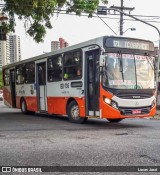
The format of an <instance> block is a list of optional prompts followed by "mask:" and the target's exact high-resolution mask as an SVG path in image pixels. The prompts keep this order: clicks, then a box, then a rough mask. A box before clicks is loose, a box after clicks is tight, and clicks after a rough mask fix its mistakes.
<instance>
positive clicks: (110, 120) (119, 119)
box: [107, 118, 123, 123]
mask: <svg viewBox="0 0 160 175" xmlns="http://www.w3.org/2000/svg"><path fill="white" fill-rule="evenodd" d="M107 120H108V121H109V122H110V123H118V122H120V121H122V120H123V119H121V118H118V119H109V118H107Z"/></svg>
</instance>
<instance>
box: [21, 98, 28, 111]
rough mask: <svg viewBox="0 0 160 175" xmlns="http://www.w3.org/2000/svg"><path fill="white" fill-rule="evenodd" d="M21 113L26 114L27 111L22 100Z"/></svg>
mask: <svg viewBox="0 0 160 175" xmlns="http://www.w3.org/2000/svg"><path fill="white" fill-rule="evenodd" d="M21 112H22V113H23V114H27V113H28V111H27V104H26V101H25V100H24V99H22V100H21Z"/></svg>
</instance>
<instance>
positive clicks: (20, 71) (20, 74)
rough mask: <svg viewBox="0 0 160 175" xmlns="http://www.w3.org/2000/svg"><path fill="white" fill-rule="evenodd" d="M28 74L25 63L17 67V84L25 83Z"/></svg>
mask: <svg viewBox="0 0 160 175" xmlns="http://www.w3.org/2000/svg"><path fill="white" fill-rule="evenodd" d="M25 75H26V69H25V65H24V64H23V65H20V66H18V67H17V68H16V84H24V81H25Z"/></svg>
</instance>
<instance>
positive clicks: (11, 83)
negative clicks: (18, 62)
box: [10, 69, 16, 108]
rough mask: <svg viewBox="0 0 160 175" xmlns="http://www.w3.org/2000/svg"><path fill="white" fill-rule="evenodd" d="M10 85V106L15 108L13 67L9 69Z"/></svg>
mask: <svg viewBox="0 0 160 175" xmlns="http://www.w3.org/2000/svg"><path fill="white" fill-rule="evenodd" d="M10 87H11V99H12V107H13V108H16V89H15V69H11V70H10Z"/></svg>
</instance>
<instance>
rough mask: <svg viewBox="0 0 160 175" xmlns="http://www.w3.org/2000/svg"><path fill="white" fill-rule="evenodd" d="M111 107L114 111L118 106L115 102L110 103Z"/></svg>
mask: <svg viewBox="0 0 160 175" xmlns="http://www.w3.org/2000/svg"><path fill="white" fill-rule="evenodd" d="M111 106H112V107H113V108H115V109H118V104H117V102H115V101H112V102H111Z"/></svg>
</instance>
